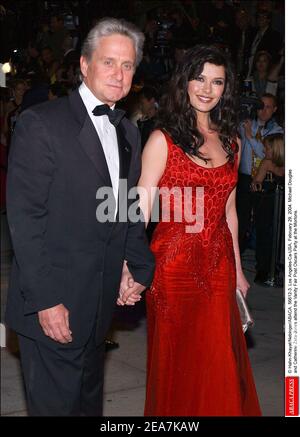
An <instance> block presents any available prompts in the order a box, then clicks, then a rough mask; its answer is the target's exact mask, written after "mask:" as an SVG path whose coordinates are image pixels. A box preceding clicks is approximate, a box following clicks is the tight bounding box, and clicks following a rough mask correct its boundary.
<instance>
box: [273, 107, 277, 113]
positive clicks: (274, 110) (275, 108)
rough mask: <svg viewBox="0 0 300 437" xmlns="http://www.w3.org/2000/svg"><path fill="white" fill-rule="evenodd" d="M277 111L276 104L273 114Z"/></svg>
mask: <svg viewBox="0 0 300 437" xmlns="http://www.w3.org/2000/svg"><path fill="white" fill-rule="evenodd" d="M276 111H277V106H274V109H273V114H275V112H276Z"/></svg>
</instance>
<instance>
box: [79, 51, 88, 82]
mask: <svg viewBox="0 0 300 437" xmlns="http://www.w3.org/2000/svg"><path fill="white" fill-rule="evenodd" d="M88 66H89V65H88V62H87V60H86V58H85V57H84V56H80V70H81V73H82V76H83V77H86V76H87V70H88Z"/></svg>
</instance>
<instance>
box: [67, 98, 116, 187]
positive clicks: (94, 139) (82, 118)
mask: <svg viewBox="0 0 300 437" xmlns="http://www.w3.org/2000/svg"><path fill="white" fill-rule="evenodd" d="M69 100H70V105H71V109H72V112H73V114H74V115H75V118H76V119H77V121H78V122H79V124H80V125H81V129H80V131H79V135H78V140H79V143H80V145H81V147H82V149H83V150H84V152H85V153H86V155H87V156H88V158H89V159H90V161H91V163H92V164H93V165H94V166H95V168H96V170H97V171H98V173H99V174H100V176H101V177H102V179H103V181H104V183H105V185H106V186H112V183H111V179H110V175H109V170H108V167H107V163H106V159H105V155H104V152H103V148H102V144H101V141H100V139H99V137H98V134H97V132H96V129H95V127H94V125H93V122H92V120H91V119H90V117H89V115H88V113H87V110H86V108H85V106H84V103H83V101H82V99H81V97H80V94H79V92H78V89H77V90H75V91H74V92H73V93H71V94H70V96H69Z"/></svg>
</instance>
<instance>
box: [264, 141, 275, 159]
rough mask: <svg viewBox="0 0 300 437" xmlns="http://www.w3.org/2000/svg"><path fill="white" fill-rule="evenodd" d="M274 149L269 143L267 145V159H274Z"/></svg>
mask: <svg viewBox="0 0 300 437" xmlns="http://www.w3.org/2000/svg"><path fill="white" fill-rule="evenodd" d="M272 155H273V154H272V147H271V146H270V145H269V144H268V143H267V144H266V145H265V157H266V158H267V159H272Z"/></svg>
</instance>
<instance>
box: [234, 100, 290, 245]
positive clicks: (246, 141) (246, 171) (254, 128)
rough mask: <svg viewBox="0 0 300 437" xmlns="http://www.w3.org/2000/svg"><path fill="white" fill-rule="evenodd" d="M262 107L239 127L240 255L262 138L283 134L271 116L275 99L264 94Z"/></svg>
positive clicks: (245, 232)
mask: <svg viewBox="0 0 300 437" xmlns="http://www.w3.org/2000/svg"><path fill="white" fill-rule="evenodd" d="M261 100H262V102H263V104H264V106H263V108H262V109H258V110H257V117H256V118H255V119H247V120H245V121H244V122H242V123H241V124H240V128H239V131H240V135H241V141H242V155H241V163H240V168H239V180H238V185H237V214H238V219H239V246H240V252H241V253H242V252H243V251H244V250H245V249H246V247H247V231H248V230H249V228H250V218H251V212H252V209H253V192H252V191H251V183H252V177H254V176H255V174H256V172H257V169H258V167H259V164H260V162H261V160H262V159H263V158H264V157H265V154H264V145H263V142H262V140H263V138H264V137H266V136H267V135H271V134H275V133H283V129H282V127H281V126H279V125H278V124H277V122H276V121H275V120H274V118H273V116H274V114H275V112H276V110H277V101H276V97H275V96H273V95H272V94H264V95H263V96H262V98H261Z"/></svg>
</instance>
